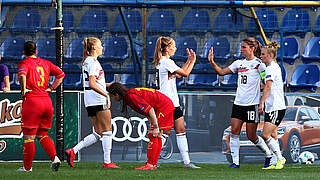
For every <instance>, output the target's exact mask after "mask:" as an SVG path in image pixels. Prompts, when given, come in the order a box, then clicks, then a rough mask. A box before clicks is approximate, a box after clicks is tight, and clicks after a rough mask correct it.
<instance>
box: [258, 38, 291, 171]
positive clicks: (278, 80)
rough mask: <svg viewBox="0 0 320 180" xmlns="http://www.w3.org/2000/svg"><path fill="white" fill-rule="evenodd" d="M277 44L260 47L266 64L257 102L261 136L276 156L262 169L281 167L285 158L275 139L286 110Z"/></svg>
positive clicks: (262, 58)
mask: <svg viewBox="0 0 320 180" xmlns="http://www.w3.org/2000/svg"><path fill="white" fill-rule="evenodd" d="M277 46H278V43H277V42H275V41H273V42H271V44H269V45H267V46H264V47H263V48H262V49H261V60H262V62H263V63H265V64H266V65H267V69H266V74H265V78H264V81H265V87H264V89H263V95H262V97H261V100H260V104H259V113H260V114H263V113H264V112H265V114H264V116H265V118H264V126H263V131H262V138H263V139H264V140H265V142H266V143H267V145H268V146H269V148H270V150H271V151H272V152H273V153H274V154H275V155H276V157H277V164H276V165H275V166H274V165H270V166H267V167H264V168H262V169H282V168H283V166H284V164H285V163H286V159H285V158H284V157H282V155H281V151H280V147H279V142H278V141H277V140H276V139H277V136H278V126H279V124H280V123H281V121H282V119H283V117H284V115H285V111H286V106H285V101H284V95H283V81H282V74H281V68H280V66H279V65H278V64H277V63H276V57H277Z"/></svg>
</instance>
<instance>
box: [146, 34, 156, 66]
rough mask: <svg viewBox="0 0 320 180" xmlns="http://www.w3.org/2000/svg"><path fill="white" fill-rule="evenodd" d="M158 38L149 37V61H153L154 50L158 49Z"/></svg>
mask: <svg viewBox="0 0 320 180" xmlns="http://www.w3.org/2000/svg"><path fill="white" fill-rule="evenodd" d="M157 39H158V37H153V36H148V37H147V59H148V60H149V61H150V62H151V61H153V56H154V50H155V47H156V43H157Z"/></svg>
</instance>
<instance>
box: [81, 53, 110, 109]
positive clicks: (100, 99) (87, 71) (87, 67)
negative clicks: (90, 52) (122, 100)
mask: <svg viewBox="0 0 320 180" xmlns="http://www.w3.org/2000/svg"><path fill="white" fill-rule="evenodd" d="M82 75H83V81H84V82H83V85H84V104H85V107H88V106H97V105H105V104H107V99H106V97H104V96H103V95H101V94H99V93H97V92H96V91H94V90H92V89H90V88H89V77H90V76H95V77H96V79H97V81H96V84H97V85H98V86H99V88H100V89H102V90H104V91H106V92H107V90H106V81H105V77H104V70H103V69H102V67H101V65H100V63H99V61H98V60H97V59H95V58H94V57H92V56H88V57H87V58H86V60H85V61H84V62H83V67H82Z"/></svg>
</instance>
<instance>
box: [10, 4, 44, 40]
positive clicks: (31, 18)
mask: <svg viewBox="0 0 320 180" xmlns="http://www.w3.org/2000/svg"><path fill="white" fill-rule="evenodd" d="M40 29H41V16H40V12H39V10H37V9H23V10H20V11H19V12H18V14H17V15H16V16H15V17H14V19H13V23H12V26H11V28H9V31H10V32H11V33H12V34H14V35H16V34H30V35H32V36H34V35H35V34H36V33H37V32H38V31H39V30H40Z"/></svg>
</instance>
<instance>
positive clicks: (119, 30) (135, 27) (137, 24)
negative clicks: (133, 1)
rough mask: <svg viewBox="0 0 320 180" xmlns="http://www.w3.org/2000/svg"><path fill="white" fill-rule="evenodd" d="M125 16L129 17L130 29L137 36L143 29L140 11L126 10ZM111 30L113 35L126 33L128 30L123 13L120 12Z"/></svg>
mask: <svg viewBox="0 0 320 180" xmlns="http://www.w3.org/2000/svg"><path fill="white" fill-rule="evenodd" d="M124 16H125V17H126V19H127V23H128V26H129V29H130V32H131V33H132V34H133V35H134V36H136V35H137V33H139V32H141V31H142V17H141V14H140V12H139V11H130V10H126V11H124ZM110 32H111V33H112V35H118V34H126V33H127V30H126V28H125V26H124V24H123V21H122V18H121V15H120V14H118V16H117V17H116V19H115V21H114V23H113V26H112V28H111V29H110Z"/></svg>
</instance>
